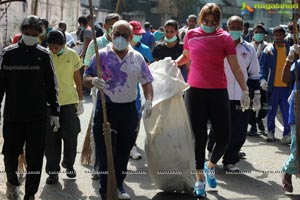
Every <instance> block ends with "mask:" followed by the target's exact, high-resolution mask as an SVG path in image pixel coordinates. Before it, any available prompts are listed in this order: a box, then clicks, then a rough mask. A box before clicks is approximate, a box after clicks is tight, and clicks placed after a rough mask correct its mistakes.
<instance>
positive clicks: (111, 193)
mask: <svg viewBox="0 0 300 200" xmlns="http://www.w3.org/2000/svg"><path fill="white" fill-rule="evenodd" d="M89 7H90V15H91V23H92V24H94V17H93V3H92V0H89ZM92 33H93V41H94V47H95V55H96V66H97V75H98V78H101V77H102V76H101V74H102V70H101V67H100V57H99V53H98V44H97V40H96V34H95V27H94V26H92ZM99 92H100V96H101V104H102V112H103V134H104V140H105V146H106V159H107V171H108V172H107V190H106V199H107V200H117V199H118V196H117V189H116V185H117V184H116V177H115V168H114V160H113V153H112V142H111V128H110V124H109V122H108V121H107V113H106V104H105V96H104V91H103V90H99ZM90 122H91V120H90Z"/></svg>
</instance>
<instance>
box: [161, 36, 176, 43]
mask: <svg viewBox="0 0 300 200" xmlns="http://www.w3.org/2000/svg"><path fill="white" fill-rule="evenodd" d="M164 40H165V41H166V42H167V43H171V42H174V41H176V40H177V36H176V35H175V36H174V37H172V38H171V39H168V38H167V37H165V38H164Z"/></svg>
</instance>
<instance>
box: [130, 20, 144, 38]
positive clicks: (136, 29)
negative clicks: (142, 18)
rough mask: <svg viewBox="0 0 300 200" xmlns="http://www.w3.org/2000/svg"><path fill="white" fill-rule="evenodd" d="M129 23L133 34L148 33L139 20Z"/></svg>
mask: <svg viewBox="0 0 300 200" xmlns="http://www.w3.org/2000/svg"><path fill="white" fill-rule="evenodd" d="M129 24H130V25H131V26H132V29H133V34H134V35H140V34H142V33H146V31H145V30H144V29H143V28H142V25H141V23H140V22H138V21H131V22H129Z"/></svg>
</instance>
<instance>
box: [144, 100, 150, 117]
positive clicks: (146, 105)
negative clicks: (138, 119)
mask: <svg viewBox="0 0 300 200" xmlns="http://www.w3.org/2000/svg"><path fill="white" fill-rule="evenodd" d="M143 110H144V111H145V117H146V118H149V117H150V116H151V114H152V101H150V100H146V101H145V103H144V105H143V106H142V111H143Z"/></svg>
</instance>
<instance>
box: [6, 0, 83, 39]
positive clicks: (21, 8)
mask: <svg viewBox="0 0 300 200" xmlns="http://www.w3.org/2000/svg"><path fill="white" fill-rule="evenodd" d="M33 4H34V0H27V3H23V2H11V3H10V6H9V8H8V12H7V22H6V15H4V16H3V17H2V18H1V20H0V32H1V34H2V38H3V39H4V40H5V39H6V40H8V38H9V37H13V36H14V35H15V34H16V33H18V32H19V25H20V23H21V22H22V20H23V19H24V17H26V16H28V15H30V14H32V13H33ZM7 5H8V4H7ZM0 8H1V9H3V8H5V5H3V4H2V5H0ZM2 14H3V10H1V11H0V16H2ZM80 14H81V6H80V0H38V14H37V15H38V16H39V17H41V18H46V19H48V20H49V22H50V21H51V20H53V19H55V20H57V22H58V21H61V20H63V21H65V22H66V23H67V24H68V30H69V31H70V30H75V27H76V26H77V18H78V17H79V16H80ZM6 29H7V34H6ZM6 35H7V37H6ZM0 41H1V40H0ZM0 45H1V44H0Z"/></svg>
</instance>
